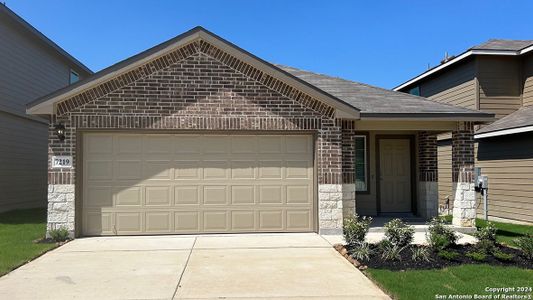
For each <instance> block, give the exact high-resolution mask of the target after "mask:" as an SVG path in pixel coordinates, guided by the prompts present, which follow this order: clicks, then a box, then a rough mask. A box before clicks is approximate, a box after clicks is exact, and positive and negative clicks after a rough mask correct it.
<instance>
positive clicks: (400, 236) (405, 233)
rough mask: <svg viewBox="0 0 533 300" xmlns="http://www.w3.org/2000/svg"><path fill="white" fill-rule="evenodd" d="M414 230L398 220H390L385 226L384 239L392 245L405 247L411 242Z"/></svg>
mask: <svg viewBox="0 0 533 300" xmlns="http://www.w3.org/2000/svg"><path fill="white" fill-rule="evenodd" d="M414 235H415V229H414V227H413V226H409V225H407V224H405V223H404V222H403V221H402V220H400V219H392V220H390V221H389V222H387V223H386V224H385V237H386V238H387V239H388V240H389V241H391V243H392V244H394V245H397V246H399V247H405V246H407V245H409V244H411V242H412V241H413V238H414Z"/></svg>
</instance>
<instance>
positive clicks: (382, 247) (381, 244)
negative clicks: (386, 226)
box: [376, 239, 393, 252]
mask: <svg viewBox="0 0 533 300" xmlns="http://www.w3.org/2000/svg"><path fill="white" fill-rule="evenodd" d="M376 246H377V248H378V249H379V251H380V252H383V250H386V249H388V248H389V247H392V246H393V244H392V243H391V241H389V240H387V239H383V240H381V241H379V242H378V243H377V244H376Z"/></svg>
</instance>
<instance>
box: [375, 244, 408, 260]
mask: <svg viewBox="0 0 533 300" xmlns="http://www.w3.org/2000/svg"><path fill="white" fill-rule="evenodd" d="M404 249H405V247H400V246H398V245H393V244H389V246H384V247H383V248H382V250H381V258H382V259H383V260H402V256H401V255H400V254H401V253H402V251H403V250H404Z"/></svg>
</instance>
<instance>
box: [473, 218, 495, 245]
mask: <svg viewBox="0 0 533 300" xmlns="http://www.w3.org/2000/svg"><path fill="white" fill-rule="evenodd" d="M497 233H498V229H497V228H496V225H494V223H492V222H487V225H486V226H484V227H480V228H478V230H477V231H476V232H475V233H474V236H475V237H476V238H478V240H480V241H490V242H492V243H493V244H495V243H496V234H497Z"/></svg>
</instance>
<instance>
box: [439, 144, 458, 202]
mask: <svg viewBox="0 0 533 300" xmlns="http://www.w3.org/2000/svg"><path fill="white" fill-rule="evenodd" d="M437 165H438V187H439V206H443V205H445V203H446V198H447V197H449V199H450V208H451V206H452V205H453V199H454V193H453V185H452V146H451V141H450V140H447V141H439V142H438V148H437Z"/></svg>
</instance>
